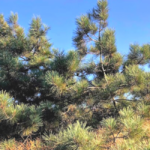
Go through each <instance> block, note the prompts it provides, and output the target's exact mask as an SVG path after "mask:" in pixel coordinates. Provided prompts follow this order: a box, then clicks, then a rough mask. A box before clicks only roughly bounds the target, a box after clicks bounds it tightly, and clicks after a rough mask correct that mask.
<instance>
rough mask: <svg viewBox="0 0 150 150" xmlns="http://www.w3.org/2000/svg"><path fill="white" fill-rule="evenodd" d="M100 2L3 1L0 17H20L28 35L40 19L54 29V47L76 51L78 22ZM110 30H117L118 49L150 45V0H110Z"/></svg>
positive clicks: (123, 51)
mask: <svg viewBox="0 0 150 150" xmlns="http://www.w3.org/2000/svg"><path fill="white" fill-rule="evenodd" d="M96 2H97V0H0V13H3V14H4V16H5V17H6V18H8V16H9V14H10V12H11V11H13V12H17V13H18V15H19V24H20V25H21V26H22V27H24V29H25V31H26V32H27V30H28V28H29V24H30V22H31V19H32V17H33V16H40V17H41V18H42V21H43V23H45V24H47V25H48V26H50V27H51V30H50V32H49V34H48V37H49V38H51V42H52V43H53V47H55V48H59V49H61V50H70V49H75V48H74V46H73V44H72V37H73V35H74V30H75V29H76V25H75V19H76V18H77V17H79V16H80V15H82V14H85V13H86V12H87V11H89V10H91V9H92V8H93V7H94V6H95V5H96ZM108 2H109V10H110V11H109V20H108V22H109V27H111V28H113V29H115V30H116V45H117V49H118V51H119V52H120V53H122V54H127V53H128V52H129V45H130V44H131V43H139V44H144V43H149V42H150V17H149V14H150V9H149V6H150V0H108Z"/></svg>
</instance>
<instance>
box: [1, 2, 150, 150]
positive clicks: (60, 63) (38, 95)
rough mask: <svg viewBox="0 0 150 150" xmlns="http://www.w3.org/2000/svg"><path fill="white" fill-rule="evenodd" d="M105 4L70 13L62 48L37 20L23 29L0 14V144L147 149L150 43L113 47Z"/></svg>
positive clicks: (11, 146) (80, 149)
mask: <svg viewBox="0 0 150 150" xmlns="http://www.w3.org/2000/svg"><path fill="white" fill-rule="evenodd" d="M108 10H109V9H108V2H107V0H99V1H98V2H97V5H96V7H94V8H93V9H92V10H91V11H90V12H88V13H87V14H85V15H82V16H81V17H79V18H77V19H76V26H77V27H76V31H75V34H74V36H73V43H74V45H75V47H76V50H70V51H69V52H67V53H66V52H64V51H60V50H59V49H53V48H52V44H51V43H50V40H49V39H48V37H47V33H48V30H49V29H50V28H49V27H48V26H46V25H45V24H43V23H42V20H41V18H39V17H35V18H33V19H32V21H31V23H30V27H29V31H28V32H27V33H25V32H24V29H23V28H22V27H21V26H20V25H19V24H18V15H17V14H15V13H11V15H10V17H9V18H8V19H5V18H4V16H3V15H0V91H1V92H0V149H4V150H5V149H8V150H11V149H13V150H17V149H22V150H23V149H35V150H36V149H39V150H40V149H41V150H43V149H51V150H52V149H53V150H100V149H113V150H115V149H116V150H126V149H135V150H140V149H143V147H144V148H145V149H149V148H150V144H149V143H150V141H149V134H150V129H149V117H150V100H149V99H150V90H149V87H150V72H148V71H144V67H145V65H149V63H150V44H144V45H138V44H133V45H130V49H129V54H128V55H127V56H125V57H124V56H123V55H122V54H121V53H119V52H118V51H117V47H116V43H115V40H116V39H115V31H114V30H112V29H110V28H108V21H107V20H108ZM120 51H121V50H120ZM88 57H90V58H91V61H88V62H87V61H85V60H86V59H87V58H88ZM89 76H91V77H92V79H91V78H89Z"/></svg>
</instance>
